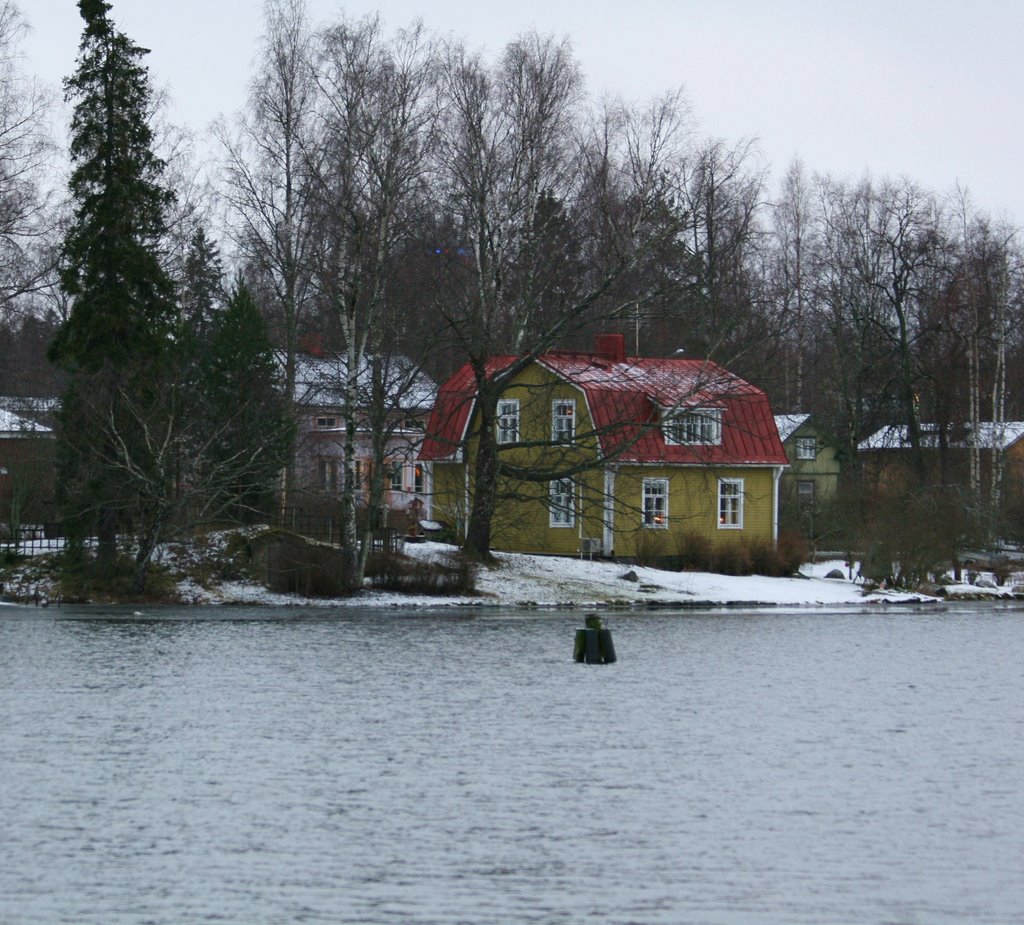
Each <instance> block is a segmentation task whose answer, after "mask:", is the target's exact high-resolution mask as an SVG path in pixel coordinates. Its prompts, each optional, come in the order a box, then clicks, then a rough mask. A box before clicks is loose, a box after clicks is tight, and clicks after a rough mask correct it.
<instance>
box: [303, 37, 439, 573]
mask: <svg viewBox="0 0 1024 925" xmlns="http://www.w3.org/2000/svg"><path fill="white" fill-rule="evenodd" d="M318 39H319V40H318V48H317V55H316V60H315V67H314V79H315V84H316V88H317V91H318V94H317V106H316V111H315V121H314V127H315V142H314V146H313V147H311V148H309V149H307V151H306V162H307V170H308V171H309V175H310V178H311V180H312V183H313V187H312V188H313V190H314V191H315V195H316V200H317V203H318V211H317V223H316V224H317V228H318V230H319V246H318V250H317V254H316V262H315V272H314V276H313V278H314V281H315V284H316V287H317V291H318V293H319V296H320V299H321V302H322V304H323V305H324V307H325V309H326V311H327V312H328V313H329V316H330V317H331V319H332V320H334V321H335V322H336V323H337V325H338V329H339V331H340V335H341V341H342V351H343V357H344V362H343V363H342V364H341V369H342V371H343V374H344V383H343V390H342V391H343V395H342V418H343V426H344V438H343V439H344V447H343V458H344V478H343V480H342V485H341V515H342V545H343V547H344V554H345V555H344V561H345V563H346V568H347V570H348V572H349V574H348V576H347V584H348V585H349V586H350V587H352V588H356V587H359V586H360V585H361V583H362V574H363V571H364V569H365V564H366V556H367V555H368V553H369V550H370V545H371V544H370V542H369V540H370V534H371V533H372V531H373V529H374V528H375V527H376V526H377V523H376V520H377V516H376V514H377V512H378V511H379V509H380V507H381V505H382V501H383V494H384V482H383V480H384V478H385V474H386V473H385V458H386V451H387V445H388V436H389V434H390V433H391V432H392V430H393V429H394V426H395V422H394V420H393V417H394V412H395V411H396V410H397V409H398V408H399V407H400V406H401V404H402V397H403V396H404V395H405V394H407V393H408V391H409V390H410V389H411V388H412V387H413V386H414V385H415V384H416V380H417V372H418V371H417V369H416V368H415V365H414V366H413V367H409V366H408V365H406V364H403V363H400V362H398V361H397V359H396V358H393V357H391V356H390V354H391V353H393V351H394V348H395V346H396V344H397V342H398V339H397V337H396V336H395V334H396V331H397V328H398V326H399V318H398V315H397V312H396V310H395V306H394V305H393V304H392V302H391V286H392V283H393V280H394V278H395V276H396V272H397V269H398V266H397V265H398V261H399V258H400V255H401V253H402V252H403V251H404V250H406V249H407V247H408V244H409V241H410V239H411V238H412V237H413V236H414V235H415V233H416V231H417V229H418V228H419V227H420V225H421V222H420V218H421V215H422V211H423V208H424V203H425V202H426V195H425V193H426V188H427V174H428V169H429V166H430V158H431V156H432V150H431V147H432V140H433V138H434V134H435V131H434V125H435V122H436V112H437V98H436V94H435V86H434V84H435V72H436V59H435V55H434V49H433V46H432V43H431V41H430V39H429V37H428V36H427V34H426V32H425V31H424V30H423V28H422V26H420V25H418V24H415V25H413V26H412V27H410V28H409V29H407V30H404V31H401V32H399V33H398V34H397V35H396V36H395V37H394V38H392V39H388V38H387V37H385V35H384V34H383V29H382V25H381V21H380V19H379V18H378V17H371V18H367V19H364V20H362V21H360V22H350V21H347V20H342V21H341V22H338V23H335V24H333V25H330V26H328V27H326V28H325V29H323V30H322V31H321V32H320V34H319V37H318ZM361 425H362V426H367V427H368V429H369V432H370V437H371V442H372V448H373V457H374V465H373V466H372V471H371V482H372V487H371V499H370V505H369V514H370V516H368V517H367V519H366V524H365V535H364V536H363V537H362V538H360V536H359V532H358V525H357V516H356V515H357V504H356V501H357V486H356V471H355V459H356V436H357V431H358V429H359V428H360V426H361ZM360 539H362V542H360ZM360 548H361V550H362V554H361V555H360V552H359V551H360Z"/></svg>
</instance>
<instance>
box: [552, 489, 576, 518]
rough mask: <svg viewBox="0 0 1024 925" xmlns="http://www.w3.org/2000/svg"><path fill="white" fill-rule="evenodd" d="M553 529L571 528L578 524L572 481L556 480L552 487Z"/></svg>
mask: <svg viewBox="0 0 1024 925" xmlns="http://www.w3.org/2000/svg"><path fill="white" fill-rule="evenodd" d="M550 511H551V520H550V523H551V526H552V527H571V526H573V525H574V524H575V523H576V510H575V507H574V506H573V490H572V479H555V480H554V481H553V482H552V483H551V487H550Z"/></svg>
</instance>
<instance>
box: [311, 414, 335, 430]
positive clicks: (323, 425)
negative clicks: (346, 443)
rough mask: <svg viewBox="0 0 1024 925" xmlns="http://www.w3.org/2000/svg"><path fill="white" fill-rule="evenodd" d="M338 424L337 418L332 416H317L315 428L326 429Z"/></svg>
mask: <svg viewBox="0 0 1024 925" xmlns="http://www.w3.org/2000/svg"><path fill="white" fill-rule="evenodd" d="M337 426H338V419H337V418H332V417H318V418H317V419H316V427H317V430H328V429H330V428H332V427H337Z"/></svg>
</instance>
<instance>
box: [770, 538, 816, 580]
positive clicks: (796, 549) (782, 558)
mask: <svg viewBox="0 0 1024 925" xmlns="http://www.w3.org/2000/svg"><path fill="white" fill-rule="evenodd" d="M776 556H777V558H778V560H779V574H780V575H795V574H796V573H797V572H799V571H800V566H801V565H803V564H804V563H805V562H807V561H808V560H809V559H810V558H811V545H810V543H809V542H808V541H807V539H806V538H805V537H803V536H801V535H800V534H799V533H793V532H791V531H789V530H783V531H782V532H781V533H780V534H779V542H778V545H777V547H776Z"/></svg>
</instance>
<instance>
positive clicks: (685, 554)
mask: <svg viewBox="0 0 1024 925" xmlns="http://www.w3.org/2000/svg"><path fill="white" fill-rule="evenodd" d="M676 554H677V556H678V558H679V569H680V571H695V572H709V571H711V569H712V566H713V561H714V560H713V556H712V548H711V540H709V539H708V538H707V537H706V536H704V535H703V534H701V533H682V534H680V536H679V540H678V542H677V543H676Z"/></svg>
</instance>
